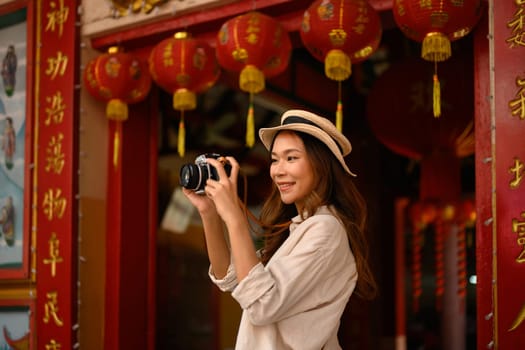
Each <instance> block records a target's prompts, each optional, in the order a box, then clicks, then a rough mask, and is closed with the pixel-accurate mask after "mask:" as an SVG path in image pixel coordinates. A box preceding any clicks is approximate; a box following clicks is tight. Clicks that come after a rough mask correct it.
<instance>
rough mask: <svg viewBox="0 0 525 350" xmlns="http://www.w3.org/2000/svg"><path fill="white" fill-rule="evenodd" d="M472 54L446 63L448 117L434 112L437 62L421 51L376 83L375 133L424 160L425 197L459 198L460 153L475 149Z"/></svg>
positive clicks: (372, 101) (372, 104)
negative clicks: (434, 67) (428, 61)
mask: <svg viewBox="0 0 525 350" xmlns="http://www.w3.org/2000/svg"><path fill="white" fill-rule="evenodd" d="M471 64H472V63H471V60H469V59H466V57H464V56H457V57H455V58H454V59H453V60H448V61H447V62H444V63H443V70H442V79H443V82H444V85H445V86H446V87H447V90H446V91H444V94H443V109H444V110H445V111H446V112H447V116H446V117H442V118H432V117H431V114H432V89H431V87H430V85H428V84H427V83H426V82H427V81H429V80H430V79H431V77H432V74H433V73H432V67H429V66H428V65H426V64H425V63H424V61H422V60H420V59H418V58H417V57H411V58H407V59H405V60H403V61H398V62H395V63H393V64H392V66H391V67H390V68H389V69H388V70H387V71H386V72H384V73H383V74H382V75H381V76H380V77H379V78H378V80H376V82H375V83H374V85H373V86H372V89H371V90H370V94H369V95H368V100H367V117H368V122H369V125H370V127H371V129H372V131H373V132H374V134H375V135H376V137H377V138H378V139H379V141H381V142H382V143H383V144H384V145H385V146H387V147H388V148H389V149H390V150H392V151H393V152H395V153H397V154H400V155H402V156H405V157H408V158H412V159H415V160H420V161H421V177H420V197H421V199H423V200H426V199H440V200H455V199H457V196H458V195H460V193H461V179H460V175H461V172H460V160H459V159H460V158H462V157H466V156H468V155H471V154H473V153H474V146H475V145H474V122H473V115H474V106H473V105H474V97H473V92H472V86H471V85H472V79H473V77H472V69H471V68H472V67H471Z"/></svg>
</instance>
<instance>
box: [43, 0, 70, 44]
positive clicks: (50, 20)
mask: <svg viewBox="0 0 525 350" xmlns="http://www.w3.org/2000/svg"><path fill="white" fill-rule="evenodd" d="M49 6H50V7H51V9H52V10H51V11H49V12H48V13H47V25H46V32H47V31H48V30H50V31H52V32H54V31H55V29H56V28H57V27H58V36H62V31H63V30H64V23H66V22H67V17H68V15H69V7H67V6H66V7H64V0H59V1H58V5H57V3H56V2H55V1H51V2H50V4H49Z"/></svg>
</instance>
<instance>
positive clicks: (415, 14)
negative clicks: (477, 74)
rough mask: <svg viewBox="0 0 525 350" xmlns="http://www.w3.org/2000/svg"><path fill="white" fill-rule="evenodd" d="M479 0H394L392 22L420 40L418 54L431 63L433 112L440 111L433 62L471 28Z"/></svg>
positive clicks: (446, 54)
mask: <svg viewBox="0 0 525 350" xmlns="http://www.w3.org/2000/svg"><path fill="white" fill-rule="evenodd" d="M481 10H482V1H481V0H427V1H421V0H395V1H394V6H393V8H392V11H393V14H394V19H395V22H396V23H397V25H398V27H399V28H400V29H401V31H402V32H403V33H404V34H405V35H406V36H407V37H408V38H410V39H412V40H414V41H418V42H421V43H422V47H421V57H422V58H423V59H424V60H426V61H430V62H433V63H434V70H435V72H434V75H433V82H434V84H433V86H434V90H433V112H434V117H439V116H440V115H441V87H440V82H439V79H438V75H437V63H438V62H442V61H445V60H447V59H448V58H449V57H450V56H451V54H452V53H451V42H452V41H455V40H458V39H460V38H462V37H464V36H465V35H467V34H468V33H470V32H471V31H472V29H473V28H474V26H475V25H476V23H477V22H478V21H479V19H480V17H481V13H482V11H481Z"/></svg>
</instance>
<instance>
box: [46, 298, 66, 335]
mask: <svg viewBox="0 0 525 350" xmlns="http://www.w3.org/2000/svg"><path fill="white" fill-rule="evenodd" d="M46 298H47V301H46V303H45V304H44V318H43V321H44V323H49V321H50V320H51V319H53V321H54V322H55V324H56V325H57V326H59V327H62V326H63V325H64V321H62V320H61V319H60V317H58V293H57V292H50V293H46Z"/></svg>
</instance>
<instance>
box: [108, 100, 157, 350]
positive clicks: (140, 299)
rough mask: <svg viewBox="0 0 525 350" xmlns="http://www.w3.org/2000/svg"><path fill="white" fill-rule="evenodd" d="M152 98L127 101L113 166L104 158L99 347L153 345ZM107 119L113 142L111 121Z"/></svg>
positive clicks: (154, 192)
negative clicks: (102, 307)
mask: <svg viewBox="0 0 525 350" xmlns="http://www.w3.org/2000/svg"><path fill="white" fill-rule="evenodd" d="M152 101H156V97H155V96H151V97H150V99H148V100H147V101H145V102H142V103H139V104H133V105H130V106H129V112H130V113H129V119H128V120H126V121H124V122H122V134H121V146H120V148H119V155H118V162H117V165H116V166H115V164H114V163H113V157H112V156H110V157H108V162H109V165H108V174H107V177H108V192H107V238H106V293H105V294H106V305H105V320H104V322H105V325H104V349H115V350H119V349H149V350H153V349H154V336H155V298H154V295H155V293H154V292H155V263H154V261H155V242H156V239H155V233H156V227H157V219H156V218H157V216H156V212H157V208H156V203H157V178H156V170H157V143H156V142H157V119H158V118H157V110H156V107H155V103H154V102H152ZM109 123H110V128H109V135H108V137H110V142H109V143H108V144H109V145H113V135H114V131H115V127H116V125H115V122H113V121H111V122H109ZM108 152H110V153H111V152H113V150H112V149H109V150H108Z"/></svg>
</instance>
